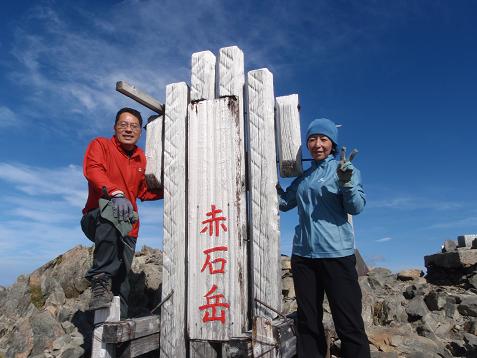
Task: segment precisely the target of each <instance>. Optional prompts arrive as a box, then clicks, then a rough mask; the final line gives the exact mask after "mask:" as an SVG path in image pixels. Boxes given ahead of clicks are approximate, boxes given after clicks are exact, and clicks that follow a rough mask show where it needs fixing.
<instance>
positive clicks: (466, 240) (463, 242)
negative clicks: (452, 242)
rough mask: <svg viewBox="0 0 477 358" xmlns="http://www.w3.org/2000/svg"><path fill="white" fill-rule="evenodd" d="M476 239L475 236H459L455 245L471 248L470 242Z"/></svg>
mask: <svg viewBox="0 0 477 358" xmlns="http://www.w3.org/2000/svg"><path fill="white" fill-rule="evenodd" d="M475 239H477V234H471V235H460V236H458V237H457V244H458V246H459V247H472V241H474V240H475Z"/></svg>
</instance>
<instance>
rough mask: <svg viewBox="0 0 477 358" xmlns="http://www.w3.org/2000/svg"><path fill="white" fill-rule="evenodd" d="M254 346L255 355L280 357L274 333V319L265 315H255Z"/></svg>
mask: <svg viewBox="0 0 477 358" xmlns="http://www.w3.org/2000/svg"><path fill="white" fill-rule="evenodd" d="M252 347H253V356H254V357H264V358H275V357H278V356H279V355H278V354H279V351H278V344H277V342H276V340H275V337H274V335H273V327H272V321H271V320H270V319H268V318H265V317H260V316H257V317H254V319H253V327H252Z"/></svg>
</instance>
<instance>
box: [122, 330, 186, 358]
mask: <svg viewBox="0 0 477 358" xmlns="http://www.w3.org/2000/svg"><path fill="white" fill-rule="evenodd" d="M158 349H159V333H156V334H152V335H150V336H145V337H141V338H138V339H135V340H133V341H131V342H128V343H126V344H124V347H123V348H122V349H121V351H120V352H118V355H117V356H118V357H119V358H133V357H138V356H140V355H142V354H144V353H149V352H152V351H155V350H158ZM118 350H119V349H118ZM177 357H179V356H177Z"/></svg>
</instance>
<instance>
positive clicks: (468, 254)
mask: <svg viewBox="0 0 477 358" xmlns="http://www.w3.org/2000/svg"><path fill="white" fill-rule="evenodd" d="M475 264H477V250H459V251H456V252H444V253H439V254H434V255H429V256H424V265H425V266H426V267H427V268H429V267H431V266H437V267H442V268H462V267H470V266H472V265H475Z"/></svg>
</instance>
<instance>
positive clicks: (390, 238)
mask: <svg viewBox="0 0 477 358" xmlns="http://www.w3.org/2000/svg"><path fill="white" fill-rule="evenodd" d="M392 239H393V238H392V237H383V238H382V239H377V240H375V241H376V242H386V241H391V240H392Z"/></svg>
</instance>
